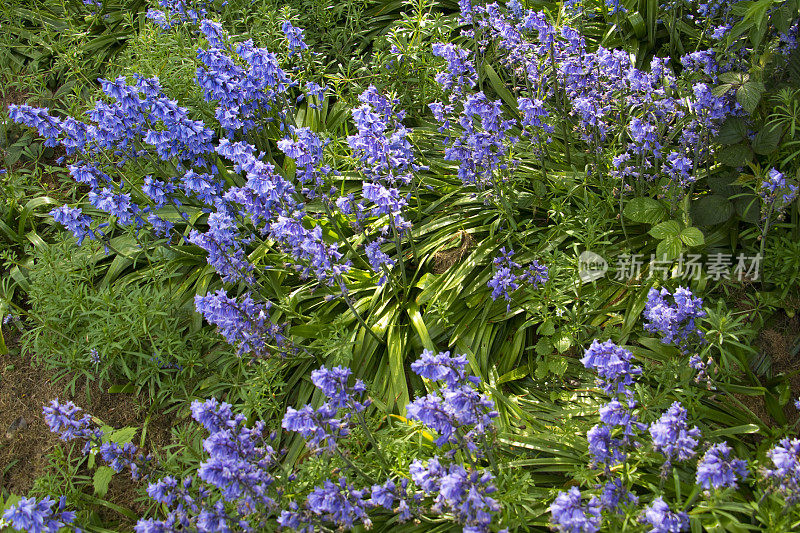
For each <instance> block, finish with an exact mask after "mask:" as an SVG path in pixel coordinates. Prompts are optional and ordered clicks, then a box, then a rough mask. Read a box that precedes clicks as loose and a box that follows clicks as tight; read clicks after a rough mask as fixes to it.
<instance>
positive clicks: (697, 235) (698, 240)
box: [681, 228, 706, 246]
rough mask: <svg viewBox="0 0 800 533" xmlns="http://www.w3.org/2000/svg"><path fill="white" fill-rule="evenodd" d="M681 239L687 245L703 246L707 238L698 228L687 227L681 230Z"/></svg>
mask: <svg viewBox="0 0 800 533" xmlns="http://www.w3.org/2000/svg"><path fill="white" fill-rule="evenodd" d="M681 240H682V241H683V243H684V244H685V245H686V246H701V245H703V244H705V242H706V240H705V238H704V237H703V232H702V231H700V230H699V229H697V228H686V229H685V230H683V231H682V232H681Z"/></svg>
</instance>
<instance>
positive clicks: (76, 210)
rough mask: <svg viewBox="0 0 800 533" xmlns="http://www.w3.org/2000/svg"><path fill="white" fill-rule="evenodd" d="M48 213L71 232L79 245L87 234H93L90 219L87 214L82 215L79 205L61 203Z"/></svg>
mask: <svg viewBox="0 0 800 533" xmlns="http://www.w3.org/2000/svg"><path fill="white" fill-rule="evenodd" d="M50 215H51V216H52V217H53V220H55V221H56V222H58V223H59V224H61V225H63V226H64V227H65V228H67V229H68V230H69V231H71V232H72V234H73V235H74V236H75V240H76V241H77V242H78V244H79V245H80V244H81V243H82V242H83V239H85V238H86V237H87V236H95V232H94V231H93V230H92V229H91V226H90V225H91V223H92V219H91V218H89V216H88V215H84V214H83V212H82V211H81V208H80V207H69V206H66V205H62V206H61V207H57V208H55V209H53V210H52V211H50Z"/></svg>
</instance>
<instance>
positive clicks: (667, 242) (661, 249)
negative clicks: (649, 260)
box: [656, 235, 683, 261]
mask: <svg viewBox="0 0 800 533" xmlns="http://www.w3.org/2000/svg"><path fill="white" fill-rule="evenodd" d="M681 250H683V246H682V245H681V238H680V237H678V236H677V235H670V236H668V237H666V238H665V239H664V240H663V241H661V242H659V243H658V246H656V256H657V257H659V258H662V259H665V260H667V261H669V260H670V259H675V258H677V257H678V256H679V255H680V253H681Z"/></svg>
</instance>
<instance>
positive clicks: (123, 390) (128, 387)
mask: <svg viewBox="0 0 800 533" xmlns="http://www.w3.org/2000/svg"><path fill="white" fill-rule="evenodd" d="M108 392H110V393H111V394H132V393H134V392H136V387H135V386H134V385H133V383H126V384H124V385H111V386H110V387H109V388H108Z"/></svg>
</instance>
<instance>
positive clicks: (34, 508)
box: [3, 496, 75, 533]
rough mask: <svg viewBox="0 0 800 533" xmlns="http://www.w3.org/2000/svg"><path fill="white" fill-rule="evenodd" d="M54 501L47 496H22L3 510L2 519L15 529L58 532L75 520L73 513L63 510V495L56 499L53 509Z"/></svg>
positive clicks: (28, 531) (64, 499)
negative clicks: (55, 505) (41, 497)
mask: <svg viewBox="0 0 800 533" xmlns="http://www.w3.org/2000/svg"><path fill="white" fill-rule="evenodd" d="M55 503H56V502H55V500H53V499H52V498H50V497H49V496H48V497H46V498H43V499H42V500H36V498H22V499H20V501H18V502H17V503H15V504H14V505H11V506H10V507H9V508H8V509H6V510H5V512H4V513H3V520H5V521H6V522H8V523H9V524H11V527H12V528H14V529H15V530H17V531H25V532H26V533H58V531H60V530H61V528H64V527H69V526H70V525H71V524H72V523H73V522H74V521H75V513H74V512H72V511H65V510H64V508H65V506H66V497H65V496H62V497H61V498H60V499H59V500H58V507H57V508H56V509H53V505H54V504H55Z"/></svg>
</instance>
